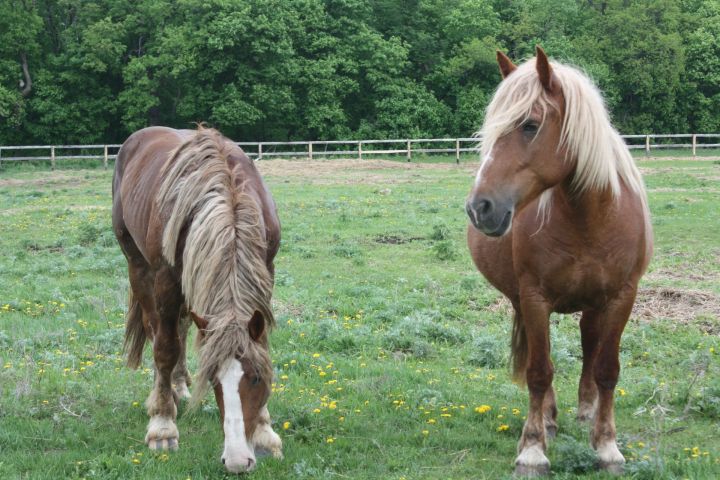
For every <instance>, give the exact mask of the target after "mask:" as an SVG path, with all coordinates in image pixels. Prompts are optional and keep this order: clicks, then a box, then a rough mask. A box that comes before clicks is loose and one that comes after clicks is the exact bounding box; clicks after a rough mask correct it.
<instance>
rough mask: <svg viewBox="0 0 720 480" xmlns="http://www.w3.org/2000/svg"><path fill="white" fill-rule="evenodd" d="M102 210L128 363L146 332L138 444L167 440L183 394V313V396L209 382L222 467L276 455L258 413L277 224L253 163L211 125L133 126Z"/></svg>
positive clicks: (265, 375) (264, 389)
mask: <svg viewBox="0 0 720 480" xmlns="http://www.w3.org/2000/svg"><path fill="white" fill-rule="evenodd" d="M112 217H113V230H114V231H115V235H116V236H117V239H118V242H119V243H120V247H121V248H122V251H123V253H124V254H125V257H126V258H127V262H128V275H129V277H130V288H131V300H130V307H129V310H128V317H127V328H126V332H125V347H126V350H127V351H128V365H129V366H131V367H137V366H138V365H139V364H140V363H141V361H142V352H143V347H144V345H145V342H146V339H151V340H152V346H153V357H154V363H155V382H154V387H153V389H152V391H151V393H150V396H149V397H148V399H147V401H146V406H147V411H148V415H149V416H150V423H149V424H148V429H147V435H146V436H145V443H146V444H147V445H148V446H149V447H150V448H151V449H153V450H157V449H163V450H164V449H169V450H175V449H177V448H178V440H179V434H178V429H177V426H176V425H175V418H176V416H177V406H176V403H177V401H178V397H180V396H183V397H187V396H189V392H188V389H187V385H188V384H189V376H188V374H187V370H186V368H185V338H186V335H187V329H188V326H189V322H190V320H189V319H188V317H190V318H192V319H193V320H194V321H195V323H196V325H197V327H198V329H199V334H198V343H199V345H200V354H199V357H200V360H199V363H200V365H199V372H198V376H197V382H196V388H195V391H194V393H193V398H192V404H194V405H196V404H197V403H198V402H199V401H200V400H201V399H202V398H203V396H204V394H205V393H206V392H207V389H208V385H209V384H210V383H211V384H212V386H213V388H214V390H215V398H216V400H217V403H218V407H219V409H220V416H221V419H222V422H223V432H224V435H225V449H224V452H223V455H222V462H223V463H224V464H225V467H226V468H227V470H228V471H230V472H233V473H239V472H244V471H249V470H252V469H253V468H254V466H255V451H256V450H264V451H269V452H271V453H272V454H273V455H274V456H276V457H280V456H282V453H281V448H282V447H281V445H282V444H281V442H280V437H278V435H277V434H276V433H275V432H274V431H273V430H272V428H271V427H270V415H269V413H268V410H267V400H268V397H269V396H270V382H271V381H272V374H273V370H272V365H271V363H270V357H269V354H268V339H267V331H268V329H269V327H271V326H272V325H273V322H274V318H273V314H272V311H271V309H270V297H271V294H272V287H273V258H274V257H275V254H276V253H277V250H278V247H279V244H280V224H279V221H278V218H277V214H276V210H275V204H274V202H273V199H272V197H271V196H270V192H269V191H268V189H267V188H266V186H265V184H264V183H263V181H262V179H261V178H260V174H259V173H258V171H257V170H256V168H255V166H254V164H253V162H252V161H251V160H250V159H249V158H248V157H247V156H246V155H245V153H244V152H243V151H242V150H240V148H238V147H237V146H236V145H234V144H233V143H232V142H231V141H230V140H228V139H226V138H224V137H222V136H221V135H220V134H219V133H218V132H216V131H215V130H212V129H205V128H199V129H198V131H191V130H173V129H170V128H164V127H150V128H146V129H143V130H140V131H138V132H135V133H134V134H132V135H131V136H130V137H129V138H128V139H127V141H125V143H124V144H123V145H122V148H121V149H120V152H119V153H118V158H117V162H116V164H115V176H114V178H113V211H112ZM173 383H174V385H173ZM173 386H174V387H175V390H173Z"/></svg>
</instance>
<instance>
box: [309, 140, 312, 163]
mask: <svg viewBox="0 0 720 480" xmlns="http://www.w3.org/2000/svg"><path fill="white" fill-rule="evenodd" d="M308 160H311V161H312V142H308Z"/></svg>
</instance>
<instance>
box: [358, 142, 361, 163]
mask: <svg viewBox="0 0 720 480" xmlns="http://www.w3.org/2000/svg"><path fill="white" fill-rule="evenodd" d="M358 160H362V142H358Z"/></svg>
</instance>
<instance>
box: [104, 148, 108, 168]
mask: <svg viewBox="0 0 720 480" xmlns="http://www.w3.org/2000/svg"><path fill="white" fill-rule="evenodd" d="M107 164H108V154H107V145H105V147H104V149H103V167H105V170H107Z"/></svg>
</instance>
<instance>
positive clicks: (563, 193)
mask: <svg viewBox="0 0 720 480" xmlns="http://www.w3.org/2000/svg"><path fill="white" fill-rule="evenodd" d="M497 62H498V65H499V67H500V73H501V75H502V77H503V80H502V81H501V82H500V84H499V86H498V88H497V90H496V92H495V94H494V96H493V98H492V100H491V101H490V103H489V105H488V107H487V109H486V114H485V119H484V122H483V126H482V127H481V130H480V132H479V135H480V137H481V145H480V153H481V164H480V168H479V170H478V171H477V175H476V177H475V181H474V183H473V186H472V189H471V191H470V194H469V196H468V198H467V202H466V210H467V214H468V216H469V217H470V224H469V225H468V229H467V243H468V247H469V250H470V254H471V256H472V259H473V261H474V263H475V265H476V267H477V268H478V270H479V271H480V272H481V273H482V274H483V275H484V276H485V277H486V278H487V280H488V281H489V282H490V284H492V285H493V286H494V287H495V288H497V289H498V290H499V291H500V292H501V293H502V294H503V295H504V296H505V297H507V298H508V299H509V301H510V303H511V304H512V307H513V310H514V321H513V332H512V340H511V357H512V362H513V376H514V379H515V380H516V381H518V382H519V383H520V384H523V383H525V384H526V385H527V387H528V391H529V408H528V415H527V420H526V422H525V425H524V428H523V431H522V435H521V437H520V441H519V444H518V455H517V457H516V459H515V474H516V475H521V476H536V475H544V474H547V473H549V470H550V462H549V460H548V458H547V457H546V456H545V452H546V446H547V439H548V438H550V437H553V436H554V435H555V433H556V431H557V422H556V417H557V407H556V403H555V393H554V390H553V387H552V380H553V364H552V362H551V360H550V337H549V316H550V314H551V312H558V313H572V312H582V315H581V319H580V331H581V344H582V352H583V364H582V374H581V377H580V384H579V388H578V409H577V417H578V419H579V420H580V421H588V422H592V428H591V433H590V442H591V445H592V447H593V448H594V449H595V450H596V452H597V456H598V460H599V465H600V467H601V468H602V469H604V470H607V471H609V472H612V473H621V472H622V471H623V465H624V462H625V459H624V457H623V455H622V454H621V453H620V450H619V449H618V446H617V441H616V430H615V419H614V413H613V395H614V390H615V386H616V384H617V381H618V375H619V372H620V362H619V359H618V351H619V345H620V337H621V335H622V332H623V329H624V328H625V325H626V323H627V321H628V318H629V316H630V312H631V310H632V307H633V304H634V302H635V297H636V294H637V288H638V282H639V280H640V278H641V277H642V275H643V274H644V272H645V270H646V269H647V266H648V263H649V262H650V259H651V257H652V250H653V240H652V227H651V225H650V215H649V209H648V204H647V196H646V193H645V187H644V183H643V180H642V177H641V175H640V172H639V170H638V168H637V166H636V165H635V163H634V161H633V159H632V157H631V155H630V153H629V151H628V148H627V146H626V145H625V143H624V142H623V140H622V138H621V137H620V135H619V134H618V132H617V131H616V130H615V128H614V127H613V126H612V124H611V122H610V119H609V114H608V112H607V109H606V107H605V104H604V101H603V98H602V95H601V94H600V92H599V91H598V89H597V87H595V85H594V84H593V83H592V81H591V80H590V79H589V78H588V77H587V76H586V75H585V74H583V73H582V72H580V71H579V70H577V69H576V68H573V67H571V66H567V65H564V64H561V63H559V62H550V61H549V60H548V57H547V56H546V54H545V52H544V51H543V50H542V48H540V47H539V46H538V47H536V56H535V58H532V59H530V60H528V61H526V62H525V63H523V64H521V65H519V66H516V65H515V64H513V63H512V61H511V60H510V59H509V58H508V57H507V56H506V55H504V54H503V53H502V52H500V51H498V52H497Z"/></svg>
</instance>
